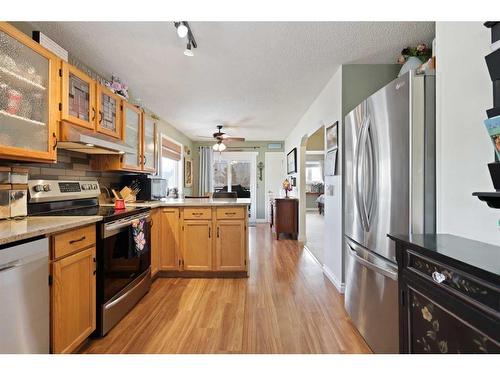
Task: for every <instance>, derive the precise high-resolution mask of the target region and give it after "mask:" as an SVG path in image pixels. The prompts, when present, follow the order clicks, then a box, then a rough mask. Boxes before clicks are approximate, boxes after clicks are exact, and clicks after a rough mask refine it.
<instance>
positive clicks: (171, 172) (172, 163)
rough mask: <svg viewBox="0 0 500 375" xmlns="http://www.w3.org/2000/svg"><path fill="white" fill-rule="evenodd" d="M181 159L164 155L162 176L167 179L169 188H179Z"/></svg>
mask: <svg viewBox="0 0 500 375" xmlns="http://www.w3.org/2000/svg"><path fill="white" fill-rule="evenodd" d="M180 163H181V162H180V160H174V159H170V158H169V157H165V156H162V160H161V177H162V178H164V179H165V180H167V188H168V189H171V188H179V174H180V173H179V169H180V165H179V164H180Z"/></svg>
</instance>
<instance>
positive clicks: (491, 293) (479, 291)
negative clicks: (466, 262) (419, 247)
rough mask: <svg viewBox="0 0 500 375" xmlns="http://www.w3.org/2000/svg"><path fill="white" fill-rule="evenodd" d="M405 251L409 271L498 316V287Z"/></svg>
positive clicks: (499, 302) (499, 300)
mask: <svg viewBox="0 0 500 375" xmlns="http://www.w3.org/2000/svg"><path fill="white" fill-rule="evenodd" d="M406 252H407V254H408V257H407V259H408V260H407V265H406V268H407V269H408V271H409V272H411V273H415V274H417V275H419V276H420V277H423V278H425V279H427V280H429V281H431V282H432V283H433V284H434V285H436V286H438V287H440V288H443V289H444V290H446V291H448V292H450V293H453V294H455V295H456V296H458V297H460V298H462V299H463V300H465V301H466V302H469V303H471V304H473V305H475V306H476V307H478V308H480V309H481V310H483V311H485V312H488V313H490V314H493V315H494V316H496V317H498V318H500V290H499V288H497V287H496V286H494V285H490V284H488V283H486V282H483V281H481V280H478V279H476V278H475V277H474V276H472V275H469V274H467V273H466V272H463V271H458V270H456V269H454V268H453V267H450V266H445V265H443V264H441V263H440V262H438V261H435V260H433V259H429V258H427V257H425V256H422V255H420V254H417V253H415V252H413V251H412V250H409V249H407V250H406Z"/></svg>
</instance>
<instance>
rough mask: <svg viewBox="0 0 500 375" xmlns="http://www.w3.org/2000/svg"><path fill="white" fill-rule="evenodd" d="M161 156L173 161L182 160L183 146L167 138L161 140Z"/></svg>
mask: <svg viewBox="0 0 500 375" xmlns="http://www.w3.org/2000/svg"><path fill="white" fill-rule="evenodd" d="M161 156H164V157H166V158H170V159H173V160H181V146H180V145H178V144H177V143H174V142H172V141H170V140H168V139H166V138H162V140H161Z"/></svg>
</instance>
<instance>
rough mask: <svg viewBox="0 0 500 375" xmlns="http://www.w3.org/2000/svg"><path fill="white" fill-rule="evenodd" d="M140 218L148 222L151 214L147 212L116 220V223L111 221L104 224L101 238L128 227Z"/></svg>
mask: <svg viewBox="0 0 500 375" xmlns="http://www.w3.org/2000/svg"><path fill="white" fill-rule="evenodd" d="M141 219H144V220H146V222H150V221H151V216H150V215H149V213H148V214H144V215H140V216H134V217H133V218H130V219H127V220H124V221H118V222H117V223H113V222H111V223H108V224H104V231H103V238H108V237H111V236H112V235H114V234H116V233H119V232H122V231H123V229H125V230H126V229H128V228H129V227H130V226H131V225H132V223H133V222H134V221H136V220H141Z"/></svg>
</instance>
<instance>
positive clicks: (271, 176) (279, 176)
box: [264, 152, 286, 223]
mask: <svg viewBox="0 0 500 375" xmlns="http://www.w3.org/2000/svg"><path fill="white" fill-rule="evenodd" d="M264 161H265V163H264V166H265V168H264V170H265V189H264V192H265V194H266V196H265V205H266V211H265V212H266V222H268V223H270V222H271V200H272V199H274V198H280V197H282V195H283V189H282V183H283V181H284V180H285V178H286V174H285V170H286V168H285V154H283V153H282V152H266V155H265V160H264Z"/></svg>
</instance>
